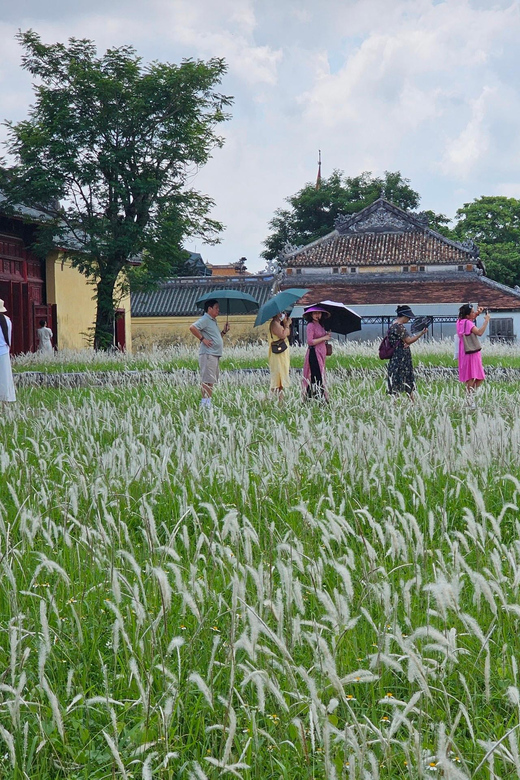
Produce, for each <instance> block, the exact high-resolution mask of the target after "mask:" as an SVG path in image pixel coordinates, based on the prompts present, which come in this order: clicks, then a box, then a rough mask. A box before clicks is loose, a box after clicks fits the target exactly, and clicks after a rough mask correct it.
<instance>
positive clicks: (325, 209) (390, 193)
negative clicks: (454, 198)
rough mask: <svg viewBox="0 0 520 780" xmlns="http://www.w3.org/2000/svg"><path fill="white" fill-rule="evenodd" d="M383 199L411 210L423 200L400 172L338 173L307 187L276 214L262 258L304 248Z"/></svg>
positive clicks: (292, 197) (289, 199) (269, 259)
mask: <svg viewBox="0 0 520 780" xmlns="http://www.w3.org/2000/svg"><path fill="white" fill-rule="evenodd" d="M381 196H384V197H385V198H386V199H387V200H389V201H391V202H392V203H394V204H395V205H396V206H400V207H401V208H403V209H407V210H410V209H415V208H417V206H418V205H419V200H420V198H419V193H418V192H416V191H415V190H413V189H412V188H411V187H410V181H409V180H408V179H405V178H403V177H402V175H401V174H400V173H399V171H395V172H390V171H385V173H384V175H383V176H372V174H371V173H369V172H365V173H362V174H361V175H360V176H353V177H350V176H345V175H344V174H343V173H342V171H339V170H335V171H333V172H332V174H331V175H330V176H329V178H328V179H321V183H320V187H319V188H316V185H315V184H311V183H309V184H306V185H305V187H303V188H302V189H301V190H299V191H298V192H297V193H296V194H295V195H292V196H290V197H288V198H286V201H287V203H288V204H289V206H290V208H288V209H287V208H285V209H277V210H276V211H275V214H274V217H273V219H272V220H271V221H270V223H269V227H270V228H271V232H270V234H269V236H268V237H267V238H266V240H265V241H264V246H265V247H266V248H265V250H264V252H262V256H263V257H265V259H266V260H268V261H273V260H274V259H275V258H276V257H277V256H278V255H279V254H280V253H282V252H283V251H284V248H285V247H286V246H287V245H288V244H289V245H296V246H300V245H302V244H308V243H310V242H311V241H315V240H316V239H318V238H321V237H322V236H325V235H326V234H327V233H330V232H331V231H332V230H334V220H335V219H336V217H338V216H339V215H340V214H355V213H356V212H358V211H361V209H363V208H365V207H366V206H369V205H370V204H371V203H373V202H374V201H375V200H377V199H378V198H380V197H381ZM432 214H433V212H432ZM441 218H442V215H441Z"/></svg>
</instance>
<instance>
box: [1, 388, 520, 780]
mask: <svg viewBox="0 0 520 780" xmlns="http://www.w3.org/2000/svg"><path fill="white" fill-rule="evenodd" d="M519 390H520V384H515V383H511V384H507V385H506V384H503V385H500V386H498V385H497V386H492V385H489V386H487V387H485V388H484V389H483V391H482V392H481V395H480V396H478V409H477V411H476V412H473V411H471V410H469V409H468V408H467V406H466V404H465V399H464V396H463V394H462V392H461V391H460V389H459V388H458V386H457V385H455V383H449V384H446V383H442V382H430V383H429V384H428V385H425V384H423V385H422V387H420V392H419V396H418V399H417V403H416V404H415V405H412V404H410V403H409V401H408V399H406V398H402V399H401V398H400V399H397V400H395V401H394V400H391V399H388V398H387V397H386V396H385V395H384V392H383V387H382V382H381V381H379V380H375V379H374V378H373V377H372V375H367V376H366V377H364V378H362V379H355V380H354V379H349V378H348V377H343V378H341V380H340V379H339V378H338V379H337V380H336V381H334V382H333V383H332V386H331V401H330V403H329V404H327V405H319V404H315V403H303V402H302V401H301V398H300V394H299V389H298V388H297V387H296V386H294V387H293V388H292V389H291V391H290V392H289V393H288V394H287V396H286V398H285V400H284V401H283V402H282V403H279V402H277V401H276V400H275V399H273V398H271V397H270V396H269V394H268V392H267V391H266V379H265V378H262V377H257V376H255V375H242V376H233V377H229V378H228V379H225V380H224V381H223V382H222V383H221V384H220V385H219V386H218V388H217V390H216V393H215V398H214V408H213V410H212V411H209V412H208V411H204V410H201V409H200V408H199V405H198V401H199V391H198V388H197V386H196V384H192V383H189V382H187V381H186V380H183V381H182V382H181V384H178V383H173V382H169V381H167V380H164V381H161V382H157V383H154V384H149V385H147V386H138V387H132V386H130V385H129V386H122V387H117V388H111V387H107V388H103V389H98V388H96V389H92V390H86V389H81V390H68V391H65V390H59V389H58V390H50V389H41V388H26V389H22V390H20V391H19V400H18V403H17V404H16V405H14V406H12V407H8V408H6V409H5V410H4V414H3V415H2V417H1V419H0V435H1V437H2V442H3V448H2V451H1V452H0V471H1V480H0V566H1V570H2V577H1V580H0V608H1V614H2V616H3V620H2V631H1V634H0V663H1V668H2V670H3V675H2V680H1V682H0V697H1V698H0V742H3V746H4V747H3V750H0V776H2V777H6V778H10V777H12V778H17V779H18V778H24V777H38V778H39V780H40V779H41V780H47V779H48V778H49V779H50V778H52V779H53V780H55V778H67V779H68V780H70V779H72V780H79V778H82V779H83V778H90V780H101V778H110V777H132V778H137V777H143V778H145V779H146V778H151V777H153V778H178V777H186V778H205V777H206V778H211V779H213V778H217V777H221V776H231V777H233V776H235V777H236V776H238V777H241V778H244V779H247V778H255V779H256V778H258V780H260V778H262V780H264V779H265V778H289V779H290V780H296V779H297V778H298V779H299V778H309V779H310V778H364V779H365V778H399V777H403V778H404V777H406V778H422V777H429V776H430V774H431V773H432V774H433V773H438V774H439V775H442V776H444V777H448V778H456V779H459V778H472V777H482V778H487V777H496V778H498V777H502V778H505V777H513V776H517V775H518V774H519V772H520V761H519V745H518V739H519V731H520V730H519V728H518V727H519V724H520V721H519V714H520V682H519V680H518V657H519V651H520V640H519V638H518V635H519V631H518V629H519V620H520V595H519V588H520V574H519V572H520V524H519V509H518V506H519V505H518V502H519V492H520V475H519V466H520V421H519V420H518V414H517V410H518V393H519Z"/></svg>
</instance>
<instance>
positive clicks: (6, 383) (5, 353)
mask: <svg viewBox="0 0 520 780" xmlns="http://www.w3.org/2000/svg"><path fill="white" fill-rule="evenodd" d="M6 312H7V309H6V308H5V306H4V302H3V300H2V299H1V298H0V402H1V401H3V402H8V403H12V402H13V401H16V392H15V389H14V382H13V372H12V370H11V358H10V355H9V350H10V347H11V334H12V331H13V326H12V324H11V320H10V319H9V317H6Z"/></svg>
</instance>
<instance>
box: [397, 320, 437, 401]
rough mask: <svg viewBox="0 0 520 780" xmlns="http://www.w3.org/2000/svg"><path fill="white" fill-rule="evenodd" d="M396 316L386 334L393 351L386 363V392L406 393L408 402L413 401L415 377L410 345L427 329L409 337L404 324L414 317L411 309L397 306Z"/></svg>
mask: <svg viewBox="0 0 520 780" xmlns="http://www.w3.org/2000/svg"><path fill="white" fill-rule="evenodd" d="M396 314H397V316H396V318H395V320H394V321H393V322H392V324H391V325H390V327H389V329H388V334H387V335H388V342H389V345H390V347H391V348H393V350H394V351H393V353H392V356H391V357H390V360H389V361H388V376H387V387H388V390H387V392H388V394H389V395H397V394H398V393H408V396H409V397H410V400H411V401H413V391H414V390H415V376H414V372H413V364H412V353H411V352H410V344H414V343H415V342H416V341H417V340H418V339H420V338H421V336H422V335H423V334H424V333H426V331H427V330H428V328H424V329H423V330H421V331H419V333H417V334H416V335H415V336H411V335H410V333H409V332H408V331H407V330H406V328H405V325H406V323H407V322H409V321H410V320H411V319H412V318H413V317H415V314H414V313H413V311H412V310H411V308H410V307H409V306H398V307H397V310H396Z"/></svg>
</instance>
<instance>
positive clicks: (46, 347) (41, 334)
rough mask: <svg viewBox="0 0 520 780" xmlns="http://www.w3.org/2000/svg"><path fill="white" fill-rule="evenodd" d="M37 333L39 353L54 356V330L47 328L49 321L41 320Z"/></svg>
mask: <svg viewBox="0 0 520 780" xmlns="http://www.w3.org/2000/svg"><path fill="white" fill-rule="evenodd" d="M36 333H37V335H38V351H39V352H42V353H43V354H44V355H53V354H54V350H53V348H52V330H51V329H50V328H48V327H47V320H40V327H39V328H38V330H37V331H36Z"/></svg>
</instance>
